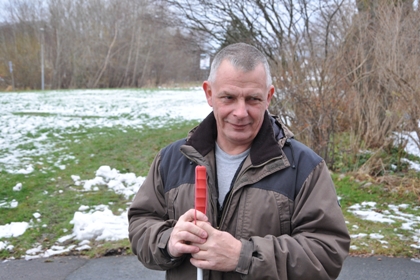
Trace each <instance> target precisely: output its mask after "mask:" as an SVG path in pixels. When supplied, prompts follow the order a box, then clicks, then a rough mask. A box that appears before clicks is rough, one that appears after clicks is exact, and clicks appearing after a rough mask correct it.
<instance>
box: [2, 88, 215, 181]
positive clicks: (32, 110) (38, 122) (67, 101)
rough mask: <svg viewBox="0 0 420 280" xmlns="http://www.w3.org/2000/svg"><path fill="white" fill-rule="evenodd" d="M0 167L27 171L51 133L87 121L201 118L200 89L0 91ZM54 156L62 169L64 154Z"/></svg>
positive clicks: (205, 109) (120, 123)
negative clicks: (31, 159)
mask: <svg viewBox="0 0 420 280" xmlns="http://www.w3.org/2000/svg"><path fill="white" fill-rule="evenodd" d="M0 104H1V108H2V109H1V111H0V129H1V134H0V146H1V147H2V149H1V150H0V171H2V170H4V171H6V172H8V173H15V174H16V173H19V174H30V173H32V172H33V171H34V167H33V164H34V163H32V162H31V161H30V157H32V156H43V155H47V154H50V153H51V152H54V151H60V149H59V148H57V147H56V145H55V142H56V140H57V139H60V140H65V137H63V135H64V134H67V133H75V132H81V131H83V130H86V129H87V128H92V127H99V128H101V127H120V128H121V129H122V130H123V129H124V128H126V127H131V128H138V129H141V128H142V127H143V126H144V125H148V126H152V127H153V126H154V127H161V126H163V125H164V124H165V123H166V122H170V121H173V120H180V119H185V120H201V119H203V118H204V117H206V116H207V114H208V113H210V111H211V108H210V107H209V106H208V104H207V101H206V99H205V95H204V93H203V91H202V90H201V89H193V90H175V91H171V90H157V91H142V90H129V89H120V90H73V91H48V92H43V93H39V92H21V93H16V92H11V93H2V94H0ZM61 154H62V156H63V158H61V159H54V160H55V161H56V166H57V167H59V168H61V169H64V168H65V165H63V164H62V162H63V161H64V160H65V159H66V156H67V157H72V155H66V153H65V151H61Z"/></svg>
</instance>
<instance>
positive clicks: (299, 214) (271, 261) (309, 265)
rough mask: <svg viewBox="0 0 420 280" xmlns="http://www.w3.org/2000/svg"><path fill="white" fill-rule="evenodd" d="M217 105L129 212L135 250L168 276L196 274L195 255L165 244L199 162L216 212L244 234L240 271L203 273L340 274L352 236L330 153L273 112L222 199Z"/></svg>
mask: <svg viewBox="0 0 420 280" xmlns="http://www.w3.org/2000/svg"><path fill="white" fill-rule="evenodd" d="M216 138H217V129H216V121H215V118H214V115H213V113H211V114H210V115H209V116H208V117H207V118H206V119H205V120H204V121H203V122H202V123H201V124H200V125H199V126H198V127H196V128H194V129H193V130H192V131H191V132H190V133H189V135H188V137H187V138H186V139H183V140H179V141H177V142H174V143H172V144H170V145H169V146H167V147H165V148H164V149H162V150H161V151H160V152H159V154H158V155H157V156H156V158H155V160H154V162H153V164H152V166H151V168H150V171H149V174H148V176H147V178H146V180H145V182H144V183H143V185H142V186H141V188H140V190H139V191H138V193H137V195H136V197H135V198H134V200H133V202H132V205H131V207H130V209H129V212H128V218H129V238H130V242H131V245H132V249H133V252H134V253H135V254H136V255H137V256H138V259H139V260H140V261H141V262H142V263H143V264H144V265H145V266H146V267H148V268H151V269H158V270H166V271H167V273H166V279H182V280H184V279H196V271H197V269H196V268H195V267H194V266H192V265H191V263H190V262H189V258H190V256H189V255H186V256H184V257H182V258H179V259H171V257H170V256H169V255H168V254H167V252H166V245H167V242H168V240H169V236H170V233H171V231H172V229H173V227H174V225H175V224H176V222H177V219H178V218H179V217H180V216H181V215H183V214H184V213H185V212H186V211H188V210H189V209H191V208H194V190H195V186H194V184H195V178H194V176H195V167H196V166H197V165H203V166H205V167H206V168H207V184H208V197H209V199H208V205H207V213H206V214H207V216H208V218H209V221H210V222H211V224H212V225H213V226H214V227H216V228H218V229H220V230H223V231H227V232H229V233H230V234H232V235H233V236H234V237H236V238H237V239H238V240H240V241H241V242H242V249H241V253H240V259H239V263H238V266H237V267H236V269H235V271H232V272H218V271H206V270H205V271H204V279H206V280H210V279H229V280H234V279H290V280H291V279H300V280H302V279H335V278H337V277H338V275H339V273H340V270H341V267H342V264H343V261H344V259H345V258H346V256H347V254H348V250H349V245H350V237H349V234H348V231H347V228H346V225H345V221H344V218H343V214H342V212H341V208H340V206H339V204H338V202H337V196H336V192H335V187H334V184H333V182H332V180H331V176H330V173H329V171H328V169H327V166H326V164H325V162H324V160H323V159H322V158H320V157H319V156H318V155H317V154H315V153H314V152H313V151H312V150H310V149H309V148H308V147H306V146H304V145H303V144H301V143H300V142H298V141H296V140H295V139H293V135H292V133H291V132H290V131H289V130H288V129H287V128H286V127H285V126H284V125H283V124H282V123H281V122H280V121H279V119H278V118H277V117H273V116H270V115H269V114H268V113H266V114H265V118H264V122H263V124H262V127H261V129H260V131H259V133H258V135H257V136H256V138H255V139H254V141H253V143H252V146H251V150H250V154H249V156H248V157H247V158H246V159H245V161H244V162H243V164H242V165H241V166H240V168H239V169H238V171H237V173H236V174H235V177H234V179H233V181H232V184H231V190H230V192H229V193H228V195H227V196H226V199H225V202H224V204H223V207H222V210H220V207H219V205H218V199H217V198H218V191H217V179H216V176H217V175H216V174H217V171H216V168H215V166H216V164H215V156H214V146H215V141H216Z"/></svg>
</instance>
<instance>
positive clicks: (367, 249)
mask: <svg viewBox="0 0 420 280" xmlns="http://www.w3.org/2000/svg"><path fill="white" fill-rule="evenodd" d="M333 179H334V182H335V185H336V189H337V195H338V196H339V197H341V200H340V203H341V207H342V210H343V214H344V217H345V219H346V221H347V222H348V223H347V226H348V230H349V233H350V234H351V235H355V234H360V233H365V234H367V235H369V234H372V233H375V234H381V235H383V236H384V238H383V239H381V240H382V241H385V242H387V243H381V242H380V241H378V240H376V239H373V238H370V237H369V236H366V237H361V238H353V239H352V245H353V246H356V247H357V248H356V249H352V250H351V253H352V254H354V255H368V254H378V255H386V256H402V257H413V256H418V255H419V253H420V252H419V250H416V249H414V248H412V247H411V246H410V245H411V244H415V243H416V242H415V241H414V240H413V239H412V237H413V232H412V231H407V230H404V229H401V226H402V223H403V221H402V220H398V219H395V223H381V222H372V221H366V220H363V219H361V218H359V217H357V216H355V215H354V214H353V213H351V212H349V211H348V210H349V207H350V206H352V205H355V204H357V203H361V202H369V201H372V202H376V203H377V204H376V206H375V211H376V212H378V213H386V212H385V211H387V210H389V207H388V206H389V205H390V204H393V205H400V204H409V205H410V208H408V209H404V210H401V211H402V212H404V213H405V214H413V215H416V216H420V207H419V206H420V201H419V199H418V197H417V196H416V195H415V194H414V193H413V192H402V193H401V192H391V191H389V190H388V188H385V187H384V186H382V185H377V184H371V185H370V184H368V182H359V181H358V180H356V179H354V178H353V177H351V176H347V177H344V178H340V177H339V176H337V175H333ZM416 207H417V208H416ZM416 228H417V229H420V225H417V227H416Z"/></svg>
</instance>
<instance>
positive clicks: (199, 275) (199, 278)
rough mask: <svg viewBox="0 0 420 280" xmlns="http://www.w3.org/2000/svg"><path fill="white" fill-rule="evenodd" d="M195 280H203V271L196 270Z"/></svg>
mask: <svg viewBox="0 0 420 280" xmlns="http://www.w3.org/2000/svg"><path fill="white" fill-rule="evenodd" d="M197 280H203V270H202V269H201V268H197Z"/></svg>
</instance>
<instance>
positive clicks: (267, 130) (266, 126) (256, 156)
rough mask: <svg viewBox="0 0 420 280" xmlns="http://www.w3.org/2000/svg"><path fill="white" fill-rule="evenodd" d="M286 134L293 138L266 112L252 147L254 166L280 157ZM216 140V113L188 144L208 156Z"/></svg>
mask: <svg viewBox="0 0 420 280" xmlns="http://www.w3.org/2000/svg"><path fill="white" fill-rule="evenodd" d="M275 134H276V135H275ZM285 134H286V135H287V136H289V137H290V136H292V135H291V133H290V131H288V130H287V129H286V130H285V128H284V126H283V125H282V124H281V123H280V122H279V120H278V119H277V118H273V117H271V116H270V115H269V114H268V112H267V111H266V112H265V114H264V120H263V123H262V125H261V128H260V131H259V132H258V134H257V136H256V137H255V139H254V141H253V142H252V145H251V151H250V158H251V162H252V164H253V165H259V164H262V163H264V162H265V161H267V160H269V159H271V158H274V157H280V156H281V155H282V150H281V149H282V146H283V143H284V142H285ZM216 139H217V125H216V119H215V117H214V113H213V112H211V113H210V114H209V115H208V116H207V117H206V118H205V119H204V120H203V121H202V122H201V123H200V125H198V126H197V127H195V128H193V129H192V130H191V131H190V133H189V135H188V137H187V143H186V144H187V145H190V146H192V147H194V148H195V149H196V150H197V152H199V153H200V154H201V155H202V156H206V155H207V154H208V153H209V152H210V151H212V150H213V149H214V145H215V142H216ZM279 144H280V145H279Z"/></svg>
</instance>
